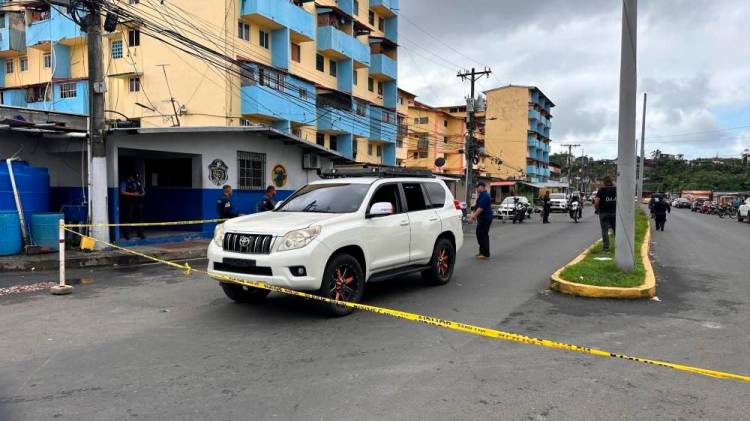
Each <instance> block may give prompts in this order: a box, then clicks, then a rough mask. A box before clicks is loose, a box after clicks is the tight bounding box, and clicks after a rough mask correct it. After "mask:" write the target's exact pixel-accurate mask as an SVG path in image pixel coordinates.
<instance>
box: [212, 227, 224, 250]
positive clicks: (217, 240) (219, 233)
mask: <svg viewBox="0 0 750 421" xmlns="http://www.w3.org/2000/svg"><path fill="white" fill-rule="evenodd" d="M222 241H224V224H219V225H217V226H216V228H214V244H216V245H217V246H219V247H222Z"/></svg>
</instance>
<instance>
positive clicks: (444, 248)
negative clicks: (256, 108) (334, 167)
mask: <svg viewBox="0 0 750 421" xmlns="http://www.w3.org/2000/svg"><path fill="white" fill-rule="evenodd" d="M462 244H463V231H462V227H461V210H460V204H459V203H458V202H457V201H454V200H453V196H452V195H451V192H450V191H449V190H448V188H447V187H446V185H445V183H444V182H442V181H440V180H438V179H435V178H416V177H409V178H372V177H371V178H359V177H352V178H338V179H329V180H320V181H315V182H313V183H310V184H308V185H306V186H304V187H302V188H301V189H299V190H297V191H296V192H295V193H294V194H292V195H291V196H290V197H289V198H288V199H287V200H286V201H284V202H283V203H282V204H281V205H280V206H279V207H277V208H276V210H274V211H272V212H265V213H257V214H253V215H248V216H241V217H238V218H234V219H231V220H229V221H226V222H225V223H223V224H221V225H218V226H217V227H216V229H215V231H214V239H213V241H212V242H211V243H210V245H209V247H208V271H209V274H221V275H231V276H233V277H237V278H239V279H243V280H252V281H260V282H265V283H268V284H271V285H277V286H283V287H287V288H292V289H297V290H304V291H315V292H316V293H317V294H318V295H321V296H325V297H329V298H334V299H340V300H345V301H351V302H359V301H360V300H361V298H362V294H363V292H364V284H365V282H369V281H373V280H376V279H378V280H379V279H382V278H390V277H394V276H400V275H404V274H407V273H412V272H421V274H422V277H423V278H424V279H425V281H427V282H428V283H430V284H435V285H442V284H445V283H447V282H448V281H450V279H451V276H452V274H453V266H454V263H455V258H456V252H457V251H458V250H459V249H460V248H461V245H462ZM221 286H222V288H223V289H224V292H225V293H226V294H227V296H228V297H229V298H231V299H233V300H235V301H239V302H252V301H257V300H261V299H263V298H264V297H265V296H266V295H268V291H266V290H261V289H255V288H248V287H244V286H242V285H239V284H233V283H228V282H225V281H224V282H222V283H221ZM325 309H326V310H327V312H328V313H330V314H332V315H345V314H348V313H350V312H351V310H350V309H349V308H347V307H342V306H338V305H326V306H325Z"/></svg>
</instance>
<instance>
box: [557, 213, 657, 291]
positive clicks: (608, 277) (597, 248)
mask: <svg viewBox="0 0 750 421" xmlns="http://www.w3.org/2000/svg"><path fill="white" fill-rule="evenodd" d="M647 230H648V216H647V215H646V212H644V211H643V209H641V208H640V207H636V210H635V270H633V272H630V273H626V272H622V271H620V270H619V269H618V268H617V265H616V264H615V240H614V236H613V235H612V234H610V239H609V242H610V250H609V252H608V253H605V252H604V251H602V249H603V244H602V242H601V240H599V241H598V242H597V243H596V245H594V247H593V248H592V249H591V250H589V252H588V254H587V255H586V257H584V258H583V260H581V261H580V262H578V263H576V264H574V265H572V266H568V267H567V268H565V270H563V271H562V273H560V277H561V278H562V279H564V280H566V281H568V282H575V283H578V284H586V285H595V286H601V287H621V288H628V287H637V286H641V285H643V283H644V281H645V279H646V270H645V268H644V266H643V259H642V257H641V246H642V245H643V241H644V238H645V237H646V231H647Z"/></svg>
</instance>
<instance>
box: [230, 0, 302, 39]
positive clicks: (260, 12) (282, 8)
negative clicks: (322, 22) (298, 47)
mask: <svg viewBox="0 0 750 421" xmlns="http://www.w3.org/2000/svg"><path fill="white" fill-rule="evenodd" d="M242 15H243V16H245V17H249V18H250V19H251V20H261V21H270V22H272V23H273V24H275V25H278V26H281V27H287V28H289V29H290V30H291V31H292V32H294V33H296V34H299V35H300V36H301V38H302V39H301V40H300V41H311V40H313V39H315V26H316V20H315V16H313V15H312V14H311V13H309V12H307V11H306V10H305V9H303V8H301V7H299V6H296V5H295V4H293V3H291V2H289V1H284V0H282V1H279V0H273V1H269V0H245V1H244V2H243V4H242ZM266 23H267V22H266ZM271 26H273V25H271ZM274 29H278V28H274Z"/></svg>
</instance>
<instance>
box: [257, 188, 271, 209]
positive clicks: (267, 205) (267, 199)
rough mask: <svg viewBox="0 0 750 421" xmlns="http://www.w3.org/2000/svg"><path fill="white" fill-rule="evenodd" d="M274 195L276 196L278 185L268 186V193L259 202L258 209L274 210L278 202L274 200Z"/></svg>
mask: <svg viewBox="0 0 750 421" xmlns="http://www.w3.org/2000/svg"><path fill="white" fill-rule="evenodd" d="M274 196H276V187H274V186H268V187H266V194H265V195H264V196H263V198H262V199H260V202H258V207H257V211H258V212H268V211H272V210H274V209H275V208H276V202H274V200H273V198H274Z"/></svg>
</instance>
